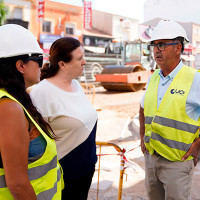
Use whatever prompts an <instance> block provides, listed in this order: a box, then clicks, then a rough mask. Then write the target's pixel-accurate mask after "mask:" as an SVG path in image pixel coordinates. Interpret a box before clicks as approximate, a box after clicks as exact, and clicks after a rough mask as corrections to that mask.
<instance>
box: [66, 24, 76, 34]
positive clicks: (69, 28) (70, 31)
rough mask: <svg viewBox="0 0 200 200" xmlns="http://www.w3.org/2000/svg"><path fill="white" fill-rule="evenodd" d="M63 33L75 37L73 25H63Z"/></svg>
mask: <svg viewBox="0 0 200 200" xmlns="http://www.w3.org/2000/svg"><path fill="white" fill-rule="evenodd" d="M65 31H66V34H67V35H75V24H69V23H66V24H65Z"/></svg>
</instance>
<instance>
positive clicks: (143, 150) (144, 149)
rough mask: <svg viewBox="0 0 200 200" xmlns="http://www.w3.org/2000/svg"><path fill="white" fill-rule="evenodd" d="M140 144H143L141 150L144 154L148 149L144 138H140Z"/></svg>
mask: <svg viewBox="0 0 200 200" xmlns="http://www.w3.org/2000/svg"><path fill="white" fill-rule="evenodd" d="M140 146H141V151H142V153H143V154H144V153H145V152H146V151H147V149H146V147H145V144H144V139H141V140H140Z"/></svg>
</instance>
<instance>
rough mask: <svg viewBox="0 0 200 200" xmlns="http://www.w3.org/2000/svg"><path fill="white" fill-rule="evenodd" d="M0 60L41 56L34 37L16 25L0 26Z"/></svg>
mask: <svg viewBox="0 0 200 200" xmlns="http://www.w3.org/2000/svg"><path fill="white" fill-rule="evenodd" d="M0 38H1V40H0V58H7V57H13V56H19V55H24V54H28V55H30V54H43V51H42V49H41V48H40V46H39V44H38V42H37V39H36V37H35V36H34V35H33V34H32V33H31V32H30V31H29V30H27V29H25V28H24V27H22V26H20V25H16V24H6V25H3V26H0Z"/></svg>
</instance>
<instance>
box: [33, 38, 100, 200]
mask: <svg viewBox="0 0 200 200" xmlns="http://www.w3.org/2000/svg"><path fill="white" fill-rule="evenodd" d="M49 54H50V57H49V61H50V64H46V65H45V66H44V67H43V69H42V72H41V79H42V81H41V82H40V83H39V84H38V85H36V86H35V87H34V88H33V90H32V91H31V97H32V99H33V102H34V104H35V105H36V107H37V108H38V109H39V111H40V112H41V113H42V116H43V117H44V119H45V120H46V121H47V122H48V123H49V124H50V125H51V127H52V129H53V130H54V132H55V134H56V135H57V136H58V137H59V139H58V140H57V141H56V142H57V143H56V145H57V150H58V157H59V159H60V163H61V165H62V167H63V171H64V181H65V189H64V190H63V197H62V199H64V200H67V199H69V200H86V199H87V196H88V191H89V188H90V185H91V181H92V177H93V174H94V170H95V163H96V161H97V155H96V144H95V137H96V126H97V112H96V110H95V109H94V108H93V106H92V105H91V103H90V101H89V100H88V98H87V97H86V95H85V94H84V92H83V90H82V88H81V86H80V84H79V83H78V81H77V80H75V78H77V77H78V76H80V75H81V74H82V72H83V67H84V65H85V64H86V61H85V60H84V57H83V56H84V52H83V47H82V45H81V43H80V42H79V41H78V40H76V39H74V38H70V37H65V38H61V39H58V40H56V41H55V42H54V43H53V44H52V46H51V48H50V53H49Z"/></svg>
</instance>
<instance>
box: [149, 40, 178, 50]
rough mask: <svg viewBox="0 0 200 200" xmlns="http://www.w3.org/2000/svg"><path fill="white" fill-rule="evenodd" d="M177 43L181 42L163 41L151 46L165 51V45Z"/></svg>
mask: <svg viewBox="0 0 200 200" xmlns="http://www.w3.org/2000/svg"><path fill="white" fill-rule="evenodd" d="M175 44H179V43H178V42H173V43H167V44H165V43H162V42H159V43H157V44H151V45H150V47H152V48H155V47H157V48H158V50H159V51H164V50H165V47H166V46H168V45H175Z"/></svg>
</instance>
